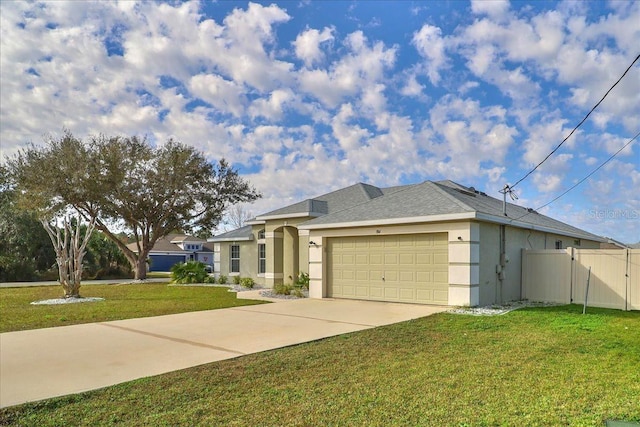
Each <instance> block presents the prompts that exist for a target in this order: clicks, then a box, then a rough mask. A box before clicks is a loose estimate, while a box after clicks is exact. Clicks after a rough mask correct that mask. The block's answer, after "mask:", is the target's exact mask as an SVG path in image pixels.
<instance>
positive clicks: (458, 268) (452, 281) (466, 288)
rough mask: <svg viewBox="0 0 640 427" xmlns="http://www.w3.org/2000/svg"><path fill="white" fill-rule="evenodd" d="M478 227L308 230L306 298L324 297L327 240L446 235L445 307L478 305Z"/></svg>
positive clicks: (435, 225) (437, 225)
mask: <svg viewBox="0 0 640 427" xmlns="http://www.w3.org/2000/svg"><path fill="white" fill-rule="evenodd" d="M478 230H479V229H478V226H477V224H472V223H471V222H469V221H459V222H446V223H433V224H408V225H394V226H378V227H357V228H348V229H326V230H311V232H310V235H309V239H310V240H311V241H313V242H314V243H315V244H314V245H309V278H310V288H309V296H310V297H311V298H324V297H326V296H327V277H328V274H327V271H326V269H327V264H328V263H327V259H326V258H327V252H326V246H327V239H329V238H332V237H346V236H370V235H380V234H382V235H394V234H419V233H442V232H445V233H448V236H449V237H448V240H449V246H448V248H449V249H448V250H449V272H448V276H449V296H448V303H449V305H466V306H473V305H477V304H478V300H479V294H478V280H479V266H478V262H479V245H478V238H479V233H478Z"/></svg>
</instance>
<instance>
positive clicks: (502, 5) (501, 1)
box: [471, 0, 509, 19]
mask: <svg viewBox="0 0 640 427" xmlns="http://www.w3.org/2000/svg"><path fill="white" fill-rule="evenodd" d="M471 11H472V12H473V13H475V14H477V15H483V14H486V15H489V16H491V17H492V18H497V19H498V18H502V17H503V16H504V15H505V14H506V13H507V12H508V11H509V1H508V0H472V1H471Z"/></svg>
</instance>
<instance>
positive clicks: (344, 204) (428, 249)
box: [208, 180, 605, 306]
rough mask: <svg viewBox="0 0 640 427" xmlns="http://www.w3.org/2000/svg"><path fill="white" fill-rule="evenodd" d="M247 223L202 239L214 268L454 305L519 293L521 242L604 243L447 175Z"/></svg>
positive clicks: (342, 293)
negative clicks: (306, 276) (301, 275)
mask: <svg viewBox="0 0 640 427" xmlns="http://www.w3.org/2000/svg"><path fill="white" fill-rule="evenodd" d="M505 207H506V214H505V213H504V212H503V209H505ZM247 224H248V225H246V226H244V227H242V228H239V229H237V230H233V231H230V232H228V233H225V234H221V235H218V236H214V237H211V238H209V239H208V241H209V242H211V243H213V245H214V264H215V265H214V271H215V272H216V273H217V274H223V275H226V276H233V275H240V276H243V277H251V278H253V279H254V280H255V281H256V283H258V284H260V285H262V286H266V287H272V286H274V284H276V283H283V282H284V283H293V282H294V281H295V279H296V277H297V275H298V274H299V273H300V272H306V273H308V274H309V276H310V288H309V296H310V297H312V298H325V297H332V298H352V299H363V300H376V301H394V302H408V303H423V304H442V305H453V306H459V305H463V306H476V305H486V304H492V303H501V302H506V301H511V300H517V299H520V298H521V295H522V293H521V251H522V250H523V249H563V248H566V247H569V246H573V247H578V248H599V247H600V243H601V242H603V241H605V239H603V238H601V237H599V236H596V235H594V234H591V233H588V232H586V231H584V230H581V229H578V228H576V227H573V226H570V225H568V224H565V223H563V222H560V221H557V220H555V219H553V218H550V217H548V216H545V215H541V214H540V213H538V212H536V211H534V210H533V209H527V208H525V207H521V206H518V205H514V204H511V203H506V205H503V200H498V199H496V198H493V197H490V196H488V195H486V194H485V193H483V192H480V191H477V190H475V189H474V188H473V187H465V186H462V185H460V184H457V183H455V182H452V181H448V180H447V181H437V182H433V181H425V182H423V183H419V184H412V185H403V186H397V187H389V188H379V187H376V186H373V185H369V184H363V183H358V184H355V185H352V186H349V187H346V188H342V189H340V190H337V191H333V192H331V193H328V194H323V195H321V196H318V197H315V198H313V199H308V200H304V201H301V202H298V203H295V204H292V205H289V206H285V207H283V208H280V209H276V210H274V211H271V212H267V213H265V214H262V215H258V216H256V217H255V218H253V219H252V220H250V221H248V223H247Z"/></svg>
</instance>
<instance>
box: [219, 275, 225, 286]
mask: <svg viewBox="0 0 640 427" xmlns="http://www.w3.org/2000/svg"><path fill="white" fill-rule="evenodd" d="M218 284H219V285H226V284H227V276H225V275H224V274H221V275H220V277H218Z"/></svg>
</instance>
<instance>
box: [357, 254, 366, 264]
mask: <svg viewBox="0 0 640 427" xmlns="http://www.w3.org/2000/svg"><path fill="white" fill-rule="evenodd" d="M356 265H369V254H367V253H364V254H356Z"/></svg>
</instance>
